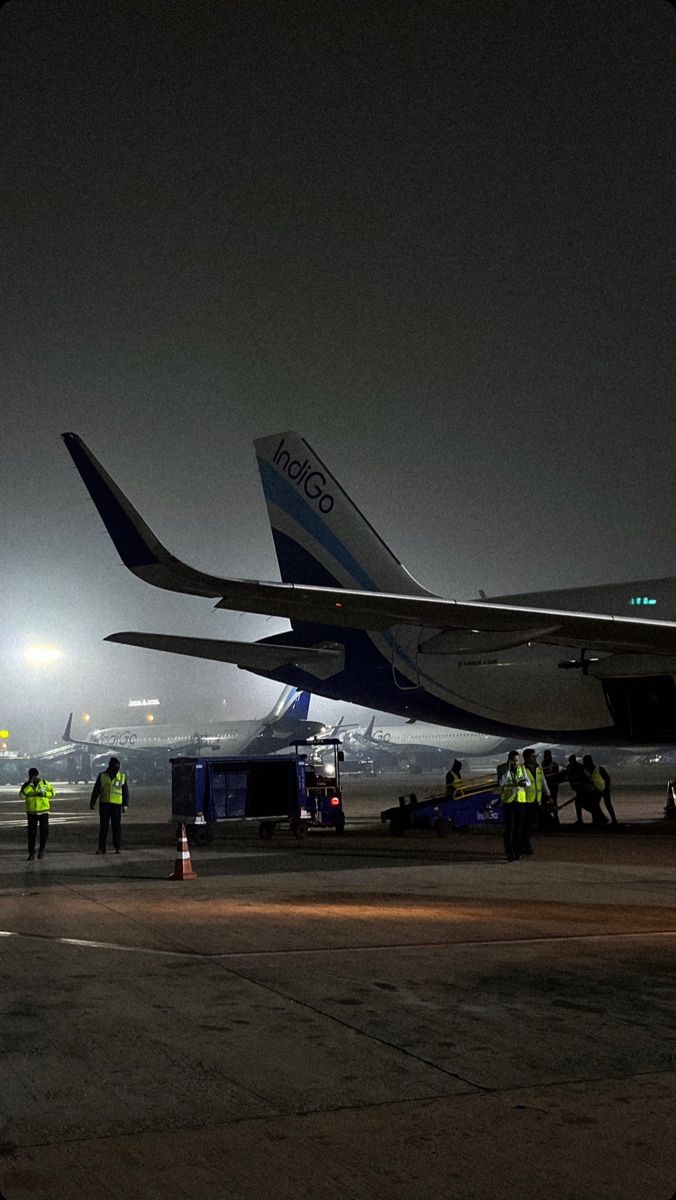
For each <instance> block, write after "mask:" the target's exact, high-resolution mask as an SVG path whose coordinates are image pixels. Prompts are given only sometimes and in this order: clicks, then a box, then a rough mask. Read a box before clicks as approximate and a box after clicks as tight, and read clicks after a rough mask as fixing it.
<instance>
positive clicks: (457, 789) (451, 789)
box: [446, 771, 463, 800]
mask: <svg viewBox="0 0 676 1200" xmlns="http://www.w3.org/2000/svg"><path fill="white" fill-rule="evenodd" d="M449 776H450V778H449ZM462 791H463V782H462V779H461V778H460V776H459V775H458V773H457V771H449V772H448V775H447V776H446V795H447V796H449V797H450V798H451V799H455V800H457V799H458V798H459V797H460V796H461V795H462Z"/></svg>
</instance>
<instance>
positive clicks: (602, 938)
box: [0, 929, 676, 962]
mask: <svg viewBox="0 0 676 1200" xmlns="http://www.w3.org/2000/svg"><path fill="white" fill-rule="evenodd" d="M673 937H676V929H650V930H645V931H644V932H638V933H571V934H568V933H554V934H551V935H550V936H545V937H531V938H527V937H526V938H476V939H474V940H472V941H458V942H397V943H393V942H376V943H373V944H371V945H368V946H364V945H362V946H308V947H305V948H302V947H301V948H293V949H288V950H223V951H213V952H212V953H209V952H208V951H204V950H160V949H157V948H156V947H154V946H127V945H124V944H122V943H120V942H97V941H93V940H91V939H89V938H68V937H59V936H57V935H56V934H50V933H21V932H19V931H18V930H15V929H0V938H23V939H25V940H29V941H39V942H54V943H56V944H57V945H62V946H81V947H84V948H85V949H89V950H117V951H118V952H119V953H121V954H154V955H160V956H162V957H169V958H193V959H204V960H206V961H208V962H220V961H222V960H224V959H232V958H288V957H291V956H294V955H295V956H298V955H302V954H359V953H361V954H364V953H373V952H374V951H379V950H387V951H390V950H425V949H430V950H434V949H453V948H454V947H456V946H457V947H461V948H462V949H467V948H468V947H472V946H537V945H551V944H552V943H553V942H606V941H616V942H617V941H630V940H633V939H636V938H643V939H644V940H645V939H648V938H673Z"/></svg>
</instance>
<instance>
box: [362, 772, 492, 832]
mask: <svg viewBox="0 0 676 1200" xmlns="http://www.w3.org/2000/svg"><path fill="white" fill-rule="evenodd" d="M380 819H381V821H382V822H383V823H384V824H389V831H390V833H391V834H393V835H394V836H395V837H396V836H399V837H401V836H402V835H403V834H404V833H405V832H406V830H407V829H434V831H435V833H436V834H437V836H438V837H448V835H449V834H450V832H451V830H452V829H466V828H467V826H469V825H498V824H500V823H501V822H502V808H501V805H500V792H499V789H498V788H497V786H496V784H495V781H494V780H485V779H484V780H476V781H474V780H473V781H472V782H471V783H467V784H463V786H462V787H461V788H458V787H456V788H455V794H454V796H453V797H451V796H448V795H441V796H439V795H437V796H423V797H421V798H420V799H418V797H417V795H416V793H415V792H410V793H408V794H407V795H405V796H400V797H399V803H398V805H395V806H394V807H392V808H386V809H384V810H383V812H381V814H380Z"/></svg>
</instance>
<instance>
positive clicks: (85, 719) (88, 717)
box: [82, 713, 91, 724]
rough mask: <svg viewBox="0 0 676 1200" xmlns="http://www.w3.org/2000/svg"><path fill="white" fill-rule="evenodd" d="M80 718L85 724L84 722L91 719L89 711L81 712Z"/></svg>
mask: <svg viewBox="0 0 676 1200" xmlns="http://www.w3.org/2000/svg"><path fill="white" fill-rule="evenodd" d="M82 720H83V721H84V722H85V724H86V723H87V722H88V721H91V717H90V715H89V713H83V714H82Z"/></svg>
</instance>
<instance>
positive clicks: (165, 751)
mask: <svg viewBox="0 0 676 1200" xmlns="http://www.w3.org/2000/svg"><path fill="white" fill-rule="evenodd" d="M309 706H310V693H309V692H300V693H299V692H298V689H297V688H295V687H286V688H284V691H283V692H282V694H281V696H280V697H279V699H278V701H277V703H276V704H275V706H274V708H273V709H272V710H271V711H270V712H269V713H268V714H267V716H265V717H262V718H260V719H259V720H257V721H215V722H212V723H209V724H206V725H205V726H204V727H203V729H202V731H201V732H196V731H195V730H194V727H190V728H189V727H188V726H186V725H183V726H178V725H176V726H171V725H153V726H148V725H136V726H134V725H127V726H121V725H117V726H114V727H111V728H108V729H94V730H92V732H91V734H90V736H89V738H75V737H73V735H72V732H71V730H72V722H73V714H72V713H71V714H70V716H69V717H68V723H67V725H66V728H65V730H64V732H63V740H64V742H66V743H69V744H71V745H76V746H82V747H86V748H87V749H88V750H90V751H92V752H93V751H97V752H98V753H99V754H101V753H103V752H104V751H105V752H108V751H111V750H116V751H118V753H119V754H120V755H124V758H125V761H127V762H128V761H130V760H135V761H140V759H141V758H142V757H145V758H146V759H148V758H152V759H153V760H157V759H160V758H162V757H163V758H164V760H165V761H166V760H167V759H168V758H169V757H170V756H171V755H172V754H175V755H178V754H199V755H209V754H274V753H275V751H277V750H280V749H282V748H283V747H285V746H290V745H291V744H292V742H294V741H296V740H300V739H303V738H309V737H314V736H315V735H317V734H320V733H323V732H324V725H322V724H321V722H319V721H309V720H308V710H309Z"/></svg>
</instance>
